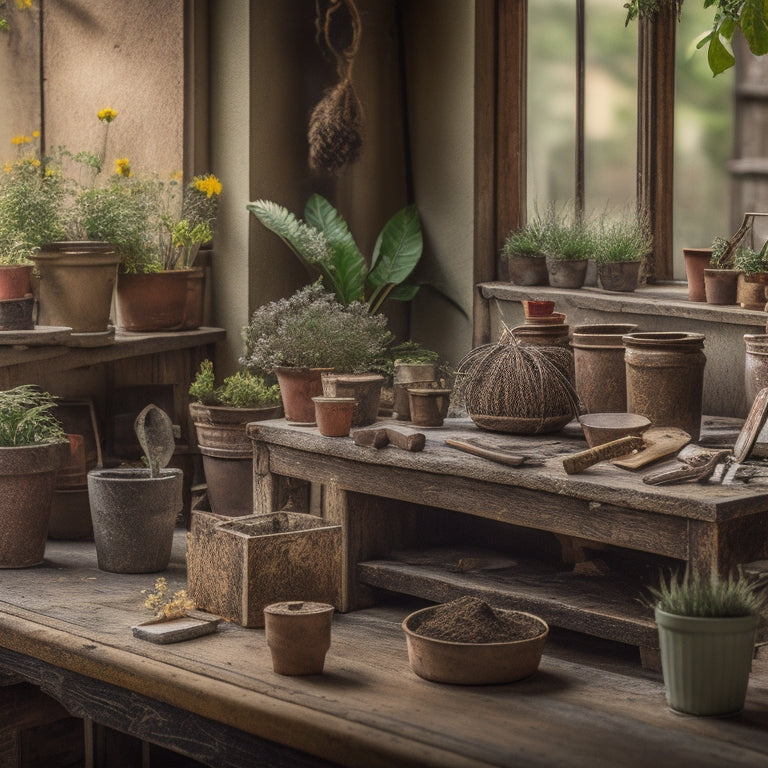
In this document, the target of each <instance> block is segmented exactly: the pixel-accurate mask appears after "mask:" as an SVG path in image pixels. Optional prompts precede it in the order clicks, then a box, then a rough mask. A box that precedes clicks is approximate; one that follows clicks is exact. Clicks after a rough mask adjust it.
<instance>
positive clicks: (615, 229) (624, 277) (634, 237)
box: [595, 212, 653, 292]
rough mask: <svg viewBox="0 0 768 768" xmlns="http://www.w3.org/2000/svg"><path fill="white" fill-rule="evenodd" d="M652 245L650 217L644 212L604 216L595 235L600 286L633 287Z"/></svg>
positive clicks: (619, 288) (613, 288) (607, 287)
mask: <svg viewBox="0 0 768 768" xmlns="http://www.w3.org/2000/svg"><path fill="white" fill-rule="evenodd" d="M652 248H653V239H652V237H651V233H650V229H649V227H648V217H647V215H646V214H644V213H643V212H638V213H633V214H625V215H618V216H615V217H612V218H609V217H608V216H603V217H602V218H601V219H600V222H599V225H598V228H597V234H596V237H595V263H596V265H597V284H598V286H599V287H600V288H602V289H603V290H606V291H621V292H631V291H634V290H635V288H637V284H638V281H639V277H640V266H641V264H642V262H643V259H644V258H645V257H646V256H647V255H648V254H649V253H650V252H651V250H652Z"/></svg>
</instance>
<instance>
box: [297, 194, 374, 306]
mask: <svg viewBox="0 0 768 768" xmlns="http://www.w3.org/2000/svg"><path fill="white" fill-rule="evenodd" d="M304 218H305V220H306V222H307V224H309V225H310V226H312V227H314V228H315V229H317V230H319V231H320V232H322V233H323V234H324V235H325V237H326V240H327V241H328V243H329V244H330V246H331V251H332V256H331V258H332V271H333V273H334V274H333V288H334V291H335V293H336V296H337V298H338V300H339V301H340V302H341V303H342V304H349V303H350V302H351V301H360V300H362V299H363V293H364V290H365V275H366V272H367V269H368V267H367V265H366V263H365V259H364V258H363V255H362V254H361V253H360V249H359V248H358V247H357V243H355V240H354V238H353V237H352V234H351V232H350V231H349V227H348V226H347V222H346V221H344V218H343V217H342V216H341V214H339V212H338V211H337V210H336V209H335V208H334V207H333V206H332V205H331V204H330V203H329V202H328V201H327V200H326V199H325V198H324V197H323V196H322V195H318V194H314V195H312V196H311V197H310V198H309V200H307V205H306V207H305V209H304ZM328 287H330V286H328Z"/></svg>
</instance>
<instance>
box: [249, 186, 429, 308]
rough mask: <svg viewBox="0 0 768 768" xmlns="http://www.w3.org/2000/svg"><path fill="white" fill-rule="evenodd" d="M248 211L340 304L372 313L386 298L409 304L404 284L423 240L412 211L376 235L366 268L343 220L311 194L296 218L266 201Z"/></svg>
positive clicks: (410, 291)
mask: <svg viewBox="0 0 768 768" xmlns="http://www.w3.org/2000/svg"><path fill="white" fill-rule="evenodd" d="M246 207H247V208H248V210H249V211H250V212H251V213H253V215H254V216H256V218H257V219H258V220H259V221H260V222H261V223H262V224H263V225H264V226H265V227H267V229H269V230H271V231H272V232H274V233H275V234H276V235H278V237H280V239H281V240H283V242H284V243H286V245H288V247H289V248H290V249H291V250H292V251H293V252H294V254H295V255H296V256H297V257H298V258H299V260H300V261H301V262H302V263H303V264H304V265H305V266H306V267H307V268H308V269H309V271H310V272H311V273H315V274H316V273H319V274H320V278H321V280H322V282H323V285H324V286H325V288H326V290H328V291H331V292H333V293H334V295H335V296H336V298H337V300H338V301H339V302H341V303H342V304H344V305H347V304H350V303H351V302H355V301H364V302H366V303H367V305H368V308H369V310H370V312H372V313H375V312H378V310H379V309H380V308H381V305H382V304H383V303H384V301H385V300H386V299H387V298H391V299H395V300H398V301H410V300H411V299H412V298H413V297H414V296H415V295H416V292H417V290H418V286H414V285H406V284H405V280H406V279H407V278H408V277H409V276H410V275H411V273H412V272H413V270H414V268H415V267H416V265H417V264H418V263H419V260H420V259H421V254H422V250H423V239H422V234H421V222H420V220H419V215H418V212H417V211H416V207H415V206H412V205H411V206H407V207H406V208H403V209H402V210H400V211H398V212H397V213H396V214H395V215H394V216H393V217H392V218H391V219H389V221H387V223H386V224H385V225H384V227H383V229H382V230H381V232H380V233H379V236H378V238H377V240H376V244H375V247H374V250H373V254H372V257H371V265H370V267H368V265H367V263H366V260H365V258H364V257H363V255H362V253H361V252H360V249H359V248H358V246H357V243H356V242H355V240H354V238H353V237H352V233H351V232H350V231H349V227H348V226H347V223H346V221H345V220H344V218H343V217H342V216H341V214H340V213H339V212H338V211H337V210H336V209H335V208H334V207H333V206H332V205H331V204H330V203H329V202H328V200H326V199H325V198H324V197H322V196H321V195H318V194H314V195H312V196H311V197H310V198H309V200H308V201H307V204H306V206H305V209H304V219H305V221H302V220H300V219H298V218H297V217H296V216H294V214H292V213H291V212H290V211H288V210H287V209H286V208H284V207H283V206H281V205H278V204H277V203H273V202H270V201H267V200H256V201H255V202H252V203H249V204H248V205H247V206H246Z"/></svg>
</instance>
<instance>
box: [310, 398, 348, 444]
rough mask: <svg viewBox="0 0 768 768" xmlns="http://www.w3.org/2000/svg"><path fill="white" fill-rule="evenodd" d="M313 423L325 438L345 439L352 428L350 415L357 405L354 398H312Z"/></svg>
mask: <svg viewBox="0 0 768 768" xmlns="http://www.w3.org/2000/svg"><path fill="white" fill-rule="evenodd" d="M312 402H313V403H314V404H315V421H316V422H317V428H318V430H319V431H320V434H321V435H325V437H347V436H348V435H349V430H350V428H351V427H352V413H353V411H354V410H355V406H356V405H357V400H355V398H354V397H313V398H312Z"/></svg>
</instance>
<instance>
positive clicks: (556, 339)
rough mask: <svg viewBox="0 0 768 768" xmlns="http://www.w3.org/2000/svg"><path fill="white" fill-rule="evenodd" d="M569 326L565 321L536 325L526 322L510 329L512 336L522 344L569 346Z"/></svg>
mask: <svg viewBox="0 0 768 768" xmlns="http://www.w3.org/2000/svg"><path fill="white" fill-rule="evenodd" d="M570 332H571V329H570V326H568V325H566V324H565V323H552V324H551V325H537V324H535V323H526V324H525V325H518V326H516V327H515V328H513V329H512V333H513V335H514V337H515V338H516V339H517V340H518V342H519V343H520V344H522V345H523V346H529V347H566V348H568V347H569V346H570V342H571V337H570Z"/></svg>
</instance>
